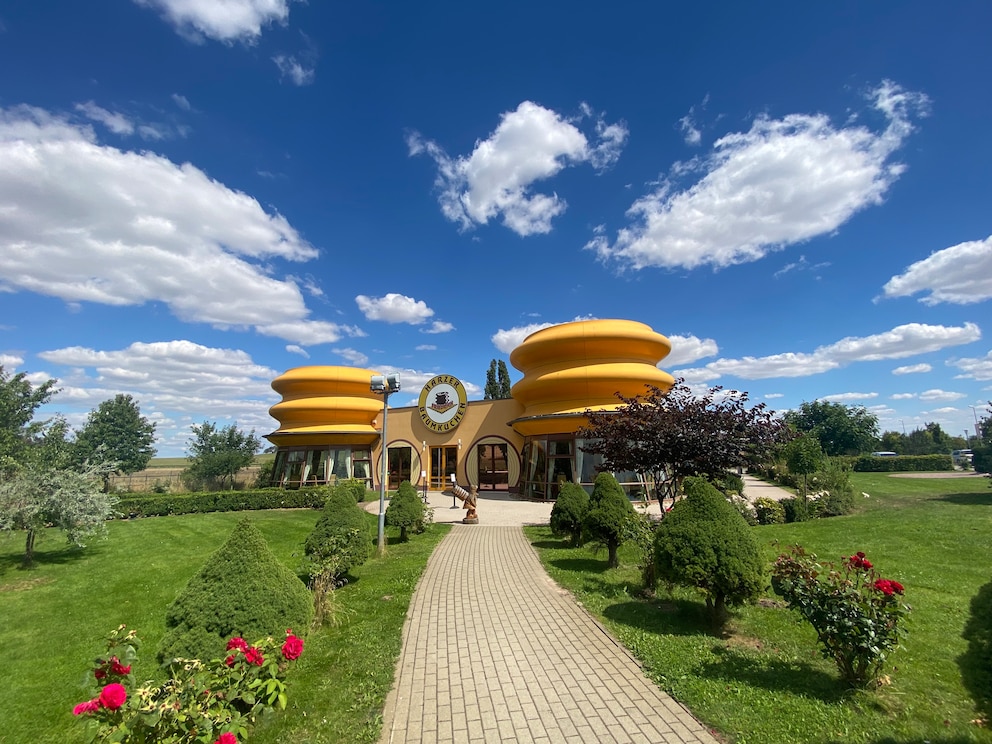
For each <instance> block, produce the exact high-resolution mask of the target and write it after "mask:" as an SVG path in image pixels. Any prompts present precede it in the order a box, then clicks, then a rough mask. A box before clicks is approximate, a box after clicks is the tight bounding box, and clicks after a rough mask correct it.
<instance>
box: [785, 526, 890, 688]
mask: <svg viewBox="0 0 992 744" xmlns="http://www.w3.org/2000/svg"><path fill="white" fill-rule="evenodd" d="M772 588H773V589H774V590H775V593H776V594H778V595H780V596H781V597H783V598H784V599H785V601H786V603H787V604H788V606H789V607H790V608H792V609H794V610H797V611H798V612H799V613H800V614H801V615H802V616H803V617H804V618H805V619H806V620H807V621H809V623H810V624H811V625H812V626H813V628H814V630H816V635H817V638H818V639H819V641H820V644H821V649H820V650H821V652H822V653H823V656H824V658H827V659H832V660H833V661H834V662H835V663H836V664H837V668H838V669H839V670H840V673H841V674H842V675H843V677H844V679H845V680H846V681H847V682H848V683H849V684H850V685H851V686H852V687H860V688H863V687H868V686H869V685H872V684H877V683H878V679H879V675H880V673H881V669H882V665H883V664H884V662H885V660H886V658H887V657H888V654H889V652H891V651H893V650H894V649H896V648H898V646H899V643H900V640H901V639H902V637H903V636H904V635H905V632H906V631H905V630H904V629H903V627H902V625H901V621H902V620H903V619H904V618H905V617H906V615H907V613H908V612H909V611H910V607H909V605H906V604H904V603H903V601H902V596H903V593H904V591H905V590H904V587H903V585H902V584H900V583H899V582H898V581H895V580H893V579H884V578H882V577H881V576H879V575H878V572H877V570H876V569H875V566H874V565H873V564H872V562H871V561H870V560H868V558H867V557H865V554H864V553H863V552H858V553H855V554H854V555H851V556H847V557H845V558H843V559H842V560H841V567H840V568H837V567H835V566H834V565H833V564H831V563H822V564H821V563H818V562H817V560H816V556H815V555H814V554H812V553H807V552H806V551H805V550H804V549H803V548H802V546H799V545H796V546H794V547H793V548H792V549H791V550H790V552H789V553H788V554H783V555H780V556H779V557H778V560H776V561H775V565H774V566H773V567H772Z"/></svg>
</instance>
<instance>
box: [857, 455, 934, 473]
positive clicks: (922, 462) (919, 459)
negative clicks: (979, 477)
mask: <svg viewBox="0 0 992 744" xmlns="http://www.w3.org/2000/svg"><path fill="white" fill-rule="evenodd" d="M853 470H854V471H855V472H857V473H902V472H913V473H922V472H928V471H930V472H932V471H940V470H954V461H953V460H952V459H951V456H950V455H898V456H896V457H873V456H871V455H867V456H864V457H859V458H858V459H856V460H855V461H854V465H853Z"/></svg>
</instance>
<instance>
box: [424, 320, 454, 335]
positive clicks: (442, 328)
mask: <svg viewBox="0 0 992 744" xmlns="http://www.w3.org/2000/svg"><path fill="white" fill-rule="evenodd" d="M453 330H455V326H454V324H452V323H449V322H448V321H446V320H435V321H434V322H433V323H431V327H430V328H421V329H420V332H421V333H450V332H451V331H453Z"/></svg>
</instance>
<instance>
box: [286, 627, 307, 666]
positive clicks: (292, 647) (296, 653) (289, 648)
mask: <svg viewBox="0 0 992 744" xmlns="http://www.w3.org/2000/svg"><path fill="white" fill-rule="evenodd" d="M302 653H303V639H302V638H298V637H297V636H295V635H293V634H292V633H289V634H287V636H286V642H285V643H284V644H282V655H283V658H285V659H289V660H290V661H293V660H295V659H298V658H300V654H302Z"/></svg>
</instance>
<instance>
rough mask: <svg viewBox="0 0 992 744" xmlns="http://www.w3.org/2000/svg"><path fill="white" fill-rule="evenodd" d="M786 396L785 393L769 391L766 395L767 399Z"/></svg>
mask: <svg viewBox="0 0 992 744" xmlns="http://www.w3.org/2000/svg"><path fill="white" fill-rule="evenodd" d="M784 397H785V393H768V394H767V395H765V398H766V399H767V400H775V399H776V398H784Z"/></svg>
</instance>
